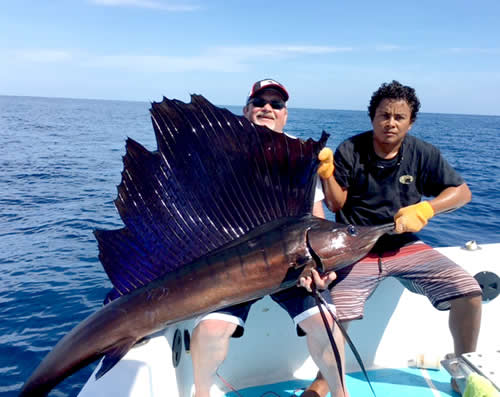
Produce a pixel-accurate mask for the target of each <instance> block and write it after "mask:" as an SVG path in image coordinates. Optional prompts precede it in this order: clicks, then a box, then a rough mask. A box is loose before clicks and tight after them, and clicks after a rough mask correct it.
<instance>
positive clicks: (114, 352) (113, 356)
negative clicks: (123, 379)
mask: <svg viewBox="0 0 500 397" xmlns="http://www.w3.org/2000/svg"><path fill="white" fill-rule="evenodd" d="M136 342H137V340H136V339H135V338H127V339H121V340H119V341H118V342H116V343H115V344H114V345H113V346H112V347H111V348H110V349H109V350H108V351H107V353H106V356H105V357H104V358H103V360H102V363H101V367H100V368H99V371H97V373H96V375H95V378H96V380H97V379H99V378H100V377H101V376H103V375H104V374H105V373H106V372H108V371H109V370H110V369H111V368H113V367H114V366H115V365H116V363H117V362H118V361H120V360H121V359H122V358H123V357H124V356H125V354H127V353H128V351H129V350H130V349H131V348H132V346H134V345H135V343H136Z"/></svg>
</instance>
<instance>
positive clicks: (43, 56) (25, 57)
mask: <svg viewBox="0 0 500 397" xmlns="http://www.w3.org/2000/svg"><path fill="white" fill-rule="evenodd" d="M9 58H13V59H18V60H20V61H21V62H32V63H62V62H68V61H70V60H71V59H72V54H71V53H70V52H68V51H64V50H49V49H34V50H17V51H13V52H12V53H10V54H8V58H7V59H9Z"/></svg>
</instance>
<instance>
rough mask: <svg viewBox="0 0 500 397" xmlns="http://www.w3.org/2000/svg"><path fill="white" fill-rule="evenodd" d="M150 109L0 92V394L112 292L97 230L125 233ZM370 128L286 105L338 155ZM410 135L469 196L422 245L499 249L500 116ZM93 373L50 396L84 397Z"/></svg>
mask: <svg viewBox="0 0 500 397" xmlns="http://www.w3.org/2000/svg"><path fill="white" fill-rule="evenodd" d="M148 109H149V104H148V103H140V102H123V101H97V100H73V99H47V98H31V97H6V96H0V269H1V271H0V396H15V395H17V391H18V390H19V389H20V387H21V386H22V384H23V382H24V381H25V380H26V379H27V378H28V376H29V375H30V374H31V372H32V371H33V370H34V368H35V367H36V366H37V365H38V364H39V363H40V361H41V360H42V359H43V357H44V356H45V355H46V354H47V353H48V352H49V351H50V349H51V348H52V347H53V346H54V345H55V344H56V343H57V341H58V340H59V339H60V338H61V337H63V336H64V335H65V334H66V333H67V332H68V331H69V330H70V329H71V328H73V327H74V326H75V325H76V324H77V323H79V322H80V321H81V320H83V319H84V318H85V317H86V316H88V315H89V314H91V313H92V312H94V311H95V310H96V309H97V308H99V307H100V305H101V303H102V300H103V298H104V296H105V294H106V293H107V291H108V290H109V288H110V287H111V284H110V282H109V281H108V279H107V277H106V275H105V273H104V271H103V269H102V267H101V265H100V263H99V261H98V259H97V253H98V252H97V244H96V242H95V240H94V237H93V234H92V231H93V230H94V229H96V228H103V229H114V228H118V227H121V221H120V218H119V216H118V213H117V211H116V210H115V208H114V204H113V200H114V199H115V197H116V186H117V185H118V184H119V183H120V179H121V174H120V173H121V170H122V156H123V155H124V153H125V146H124V144H125V139H126V138H127V137H131V138H134V139H135V140H137V141H139V142H141V143H142V144H144V145H145V146H146V147H147V148H148V149H150V150H154V148H155V147H156V144H155V141H154V134H153V129H152V127H151V121H150V118H149V112H148ZM229 109H230V110H232V111H233V112H235V113H238V114H240V112H241V110H240V109H241V107H229ZM369 128H370V123H369V118H368V116H367V114H366V112H363V111H340V110H312V109H290V111H289V121H288V129H287V131H288V132H290V133H291V134H293V135H295V136H298V137H303V138H307V137H313V138H318V137H319V136H320V134H321V131H322V130H326V131H327V132H329V133H330V134H331V137H330V140H329V143H328V145H329V146H330V147H332V148H333V149H334V148H335V147H336V146H337V144H339V143H340V142H341V141H342V140H343V139H345V138H347V137H349V136H351V135H353V134H355V133H358V132H361V131H364V130H367V129H369ZM412 133H413V134H414V135H416V136H418V137H420V138H423V139H425V140H427V141H429V142H431V143H433V144H434V145H436V146H437V147H439V148H440V149H441V151H442V152H443V153H444V155H445V157H446V158H447V159H448V161H449V162H450V163H451V164H452V165H453V166H454V167H455V168H456V169H457V170H458V171H459V172H460V173H461V174H462V175H463V177H464V178H465V179H466V181H467V183H468V184H469V186H470V188H471V190H472V193H473V200H472V202H471V203H469V204H468V205H467V206H465V207H464V208H461V209H459V210H457V211H455V212H452V213H449V214H441V215H439V216H437V217H435V218H434V219H432V220H431V222H430V223H429V225H428V226H427V227H426V228H425V229H424V230H423V231H422V232H421V233H420V236H421V238H422V239H423V240H424V241H426V242H428V243H429V244H431V245H433V246H448V245H462V244H464V243H465V242H466V241H468V240H476V241H477V242H478V243H479V244H484V243H493V242H498V241H499V240H500V239H499V236H500V233H499V232H500V188H499V186H500V161H499V160H500V159H499V149H500V144H499V143H500V117H498V116H474V115H450V114H425V113H424V114H421V115H419V119H418V120H417V122H416V124H415V125H414V127H413V129H412ZM328 217H329V218H333V217H332V214H329V215H328ZM165 359H166V360H169V359H170V357H165ZM92 369H93V366H89V367H88V368H85V369H83V370H82V371H80V372H79V373H77V374H75V375H74V376H72V377H70V378H69V379H67V380H66V381H64V382H63V383H62V384H61V385H59V386H58V387H57V388H56V390H54V391H53V392H52V394H51V395H54V396H74V395H76V394H77V393H78V391H79V389H80V388H81V387H82V385H83V383H84V382H85V380H86V379H87V377H88V376H89V375H90V373H91V370H92Z"/></svg>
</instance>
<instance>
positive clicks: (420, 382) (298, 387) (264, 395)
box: [226, 368, 459, 397]
mask: <svg viewBox="0 0 500 397" xmlns="http://www.w3.org/2000/svg"><path fill="white" fill-rule="evenodd" d="M368 376H369V378H370V382H371V383H372V386H373V388H374V390H375V393H376V395H377V396H378V397H401V396H405V397H438V396H439V397H459V394H458V393H455V392H454V391H453V389H452V388H451V386H450V379H451V378H450V375H449V374H448V372H447V371H446V370H444V369H443V368H441V369H440V370H434V369H420V368H401V369H378V370H372V371H368ZM346 381H347V388H348V390H349V393H350V395H351V396H364V397H369V396H373V394H372V393H371V391H370V388H369V386H368V383H367V382H366V380H365V378H364V376H363V373H362V372H355V373H350V374H348V375H347V379H346ZM310 383H311V381H307V380H293V381H289V382H280V383H275V384H270V385H263V386H258V387H249V388H246V389H242V390H238V391H237V392H230V393H227V394H226V396H227V397H269V396H279V397H289V396H300V395H301V394H302V392H303V390H304V389H305V388H306V387H307V386H308V385H309V384H310ZM328 396H330V395H329V394H328Z"/></svg>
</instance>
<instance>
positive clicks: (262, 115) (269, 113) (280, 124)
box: [243, 90, 288, 132]
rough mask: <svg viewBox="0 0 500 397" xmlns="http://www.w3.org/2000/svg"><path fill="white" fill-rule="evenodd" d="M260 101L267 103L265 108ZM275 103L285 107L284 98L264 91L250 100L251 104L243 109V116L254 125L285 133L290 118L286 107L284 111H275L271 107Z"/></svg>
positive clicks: (276, 93) (272, 91)
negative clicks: (284, 129)
mask: <svg viewBox="0 0 500 397" xmlns="http://www.w3.org/2000/svg"><path fill="white" fill-rule="evenodd" d="M260 99H262V100H264V101H265V102H266V103H265V104H262V105H263V106H260V105H261V104H259V101H260ZM254 101H255V102H254ZM261 102H262V101H261ZM273 102H274V103H275V104H278V103H281V104H283V105H285V102H284V101H283V97H282V96H281V95H280V94H279V93H278V92H277V91H275V90H264V91H262V92H260V93H259V95H257V96H256V97H255V98H253V99H251V100H250V103H249V104H248V105H246V106H245V107H244V108H243V114H244V115H245V117H246V118H247V119H248V120H250V121H251V122H252V123H254V124H257V125H263V126H266V127H267V128H270V129H271V130H274V131H277V132H283V128H285V124H286V120H287V118H288V110H287V108H286V106H284V107H283V108H282V109H274V108H273V107H272V106H271V105H272V103H273ZM258 105H259V106H258Z"/></svg>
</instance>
